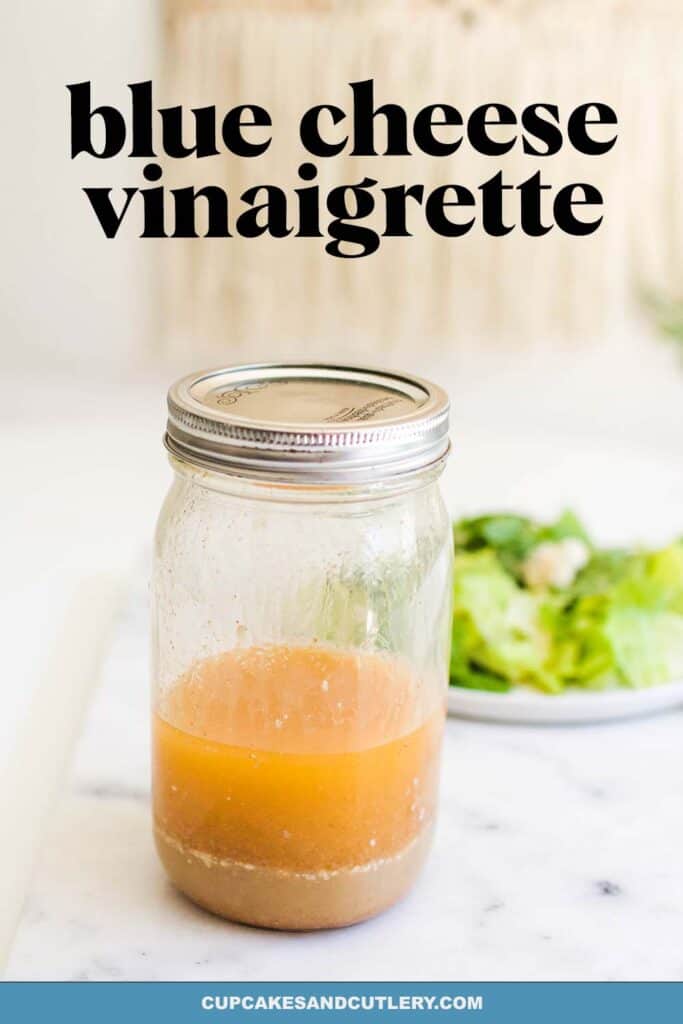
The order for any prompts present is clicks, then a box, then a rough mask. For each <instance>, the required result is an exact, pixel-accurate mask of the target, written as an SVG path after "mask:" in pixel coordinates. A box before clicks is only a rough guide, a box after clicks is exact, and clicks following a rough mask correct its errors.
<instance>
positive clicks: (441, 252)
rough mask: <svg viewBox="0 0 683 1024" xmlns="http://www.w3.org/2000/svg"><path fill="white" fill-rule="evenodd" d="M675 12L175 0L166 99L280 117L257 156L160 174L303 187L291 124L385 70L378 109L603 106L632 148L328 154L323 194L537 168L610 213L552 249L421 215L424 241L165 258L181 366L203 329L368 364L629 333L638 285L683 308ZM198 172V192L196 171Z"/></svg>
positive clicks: (173, 253) (556, 239)
mask: <svg viewBox="0 0 683 1024" xmlns="http://www.w3.org/2000/svg"><path fill="white" fill-rule="evenodd" d="M682 52H683V6H682V5H681V4H680V3H679V2H678V0H660V2H658V3H652V2H649V3H647V4H645V3H637V2H635V0H630V2H617V0H593V2H585V0H555V2H553V3H548V2H540V0H536V2H522V0H517V2H512V0H508V2H505V0H500V2H494V0H488V2H487V0H470V2H468V3H464V2H460V0H440V2H437V0H419V2H418V0H410V2H408V0H403V2H402V0H393V2H392V0H384V2H378V0H369V2H368V0H366V2H360V0H359V2H348V0H347V2H341V0H336V2H334V0H318V2H317V3H311V2H309V3H303V2H301V0H299V2H296V0H277V2H269V3H267V2H265V0H262V2H259V3H253V2H246V0H244V2H239V0H212V2H199V0H169V2H168V3H167V7H166V26H165V46H164V69H165V90H166V93H167V98H168V99H169V100H171V101H173V102H182V103H184V104H185V105H186V106H189V105H190V104H204V103H217V104H218V105H219V108H220V106H221V104H224V105H225V107H226V109H227V107H228V106H231V105H233V104H234V103H240V102H255V103H260V104H262V105H264V106H266V107H267V108H268V109H269V111H270V112H271V113H272V116H273V121H274V125H275V134H274V142H273V146H272V147H271V150H270V151H269V152H268V153H267V154H265V155H264V156H262V157H260V158H258V159H255V160H246V161H245V160H242V161H240V160H237V159H234V158H233V159H231V158H229V157H224V156H220V157H216V158H211V159H205V160H203V161H201V163H200V166H201V173H199V174H198V167H197V163H196V162H194V163H193V162H192V161H187V162H185V163H184V164H183V162H178V161H176V162H174V164H173V166H172V167H169V168H168V170H167V173H166V180H167V182H172V183H174V184H180V183H185V184H189V183H191V182H193V183H195V184H201V183H213V182H222V183H225V184H226V185H227V187H228V189H229V191H230V192H231V194H233V193H234V195H235V197H237V196H239V194H240V192H241V191H243V190H244V189H245V188H247V187H248V186H249V185H253V184H257V183H259V182H261V183H265V182H273V183H281V184H283V185H284V186H285V187H287V186H290V187H292V186H295V185H297V184H301V183H300V182H298V181H297V180H296V168H297V167H298V165H299V163H300V162H301V160H302V159H304V157H305V154H304V152H303V150H302V147H301V145H300V143H299V141H298V131H297V125H298V119H299V117H300V115H301V113H302V112H303V111H304V110H305V109H306V108H307V107H308V106H310V105H312V104H314V103H316V102H325V101H329V102H332V103H339V104H340V105H341V106H344V105H345V103H346V104H348V100H349V96H350V90H349V89H348V86H347V84H346V83H348V82H349V81H351V80H357V79H362V78H369V77H374V79H375V83H376V99H377V101H378V102H385V101H391V100H393V101H397V102H400V103H402V104H404V105H405V106H406V107H408V108H409V109H410V110H413V111H417V110H418V109H419V108H420V107H421V106H423V105H424V104H426V103H430V102H439V101H444V102H450V103H453V104H454V105H456V106H458V107H459V109H460V110H461V111H462V112H463V113H467V111H469V110H470V109H472V108H473V107H474V106H476V105H478V104H479V103H482V102H485V101H487V100H491V101H494V100H498V101H501V102H505V103H507V104H509V105H511V106H513V107H514V108H516V109H520V108H521V107H523V106H524V105H525V104H527V103H530V102H534V101H539V102H540V101H543V102H556V103H558V104H559V106H560V109H561V111H563V112H564V113H565V114H567V113H568V112H569V111H570V110H571V108H573V107H574V106H576V105H577V104H578V103H580V102H588V101H591V100H603V101H606V102H608V103H610V104H612V105H613V106H614V107H615V109H616V110H617V112H618V114H619V115H620V139H619V142H618V144H617V146H616V147H615V149H614V150H613V151H612V152H611V153H610V154H608V155H606V156H603V157H600V158H591V157H586V156H581V155H579V154H576V153H573V152H571V151H570V150H569V148H568V147H567V146H565V147H564V148H563V150H562V152H561V153H560V154H558V155H557V156H555V157H553V158H551V159H548V160H545V161H544V160H543V159H539V158H534V157H529V156H524V155H522V154H521V153H518V152H516V151H515V152H513V153H512V154H510V155H509V156H508V157H506V158H502V159H498V158H484V157H480V156H477V155H476V154H472V153H471V152H469V151H467V147H466V146H463V147H462V150H461V151H459V152H458V153H456V154H455V155H454V156H453V157H451V158H448V159H444V160H438V159H433V158H432V159H430V158H427V157H424V156H419V155H415V156H413V157H411V158H409V159H405V158H384V159H382V158H374V159H372V160H362V159H358V158H355V159H349V158H344V157H337V158H335V159H333V160H330V161H327V162H326V163H325V164H324V165H323V162H322V161H317V163H318V165H319V166H320V167H321V174H320V182H321V184H322V185H323V186H330V185H332V184H337V183H342V182H346V181H354V180H359V178H360V176H361V175H363V174H364V173H368V174H369V175H370V176H373V177H375V178H379V179H380V182H381V184H392V183H398V182H405V181H409V182H424V183H425V184H426V185H430V184H432V185H433V186H435V185H437V184H440V183H446V182H461V183H463V184H468V185H469V186H471V187H476V185H478V184H479V183H481V182H482V181H484V180H486V179H487V178H488V177H490V176H491V175H492V174H493V173H495V171H496V170H497V169H498V168H499V167H503V168H504V170H505V174H506V178H507V179H508V180H509V181H511V182H513V183H518V182H520V181H523V180H524V179H525V178H527V177H528V176H529V175H530V174H532V173H533V172H534V171H535V170H536V169H537V168H540V169H541V170H542V171H543V176H544V179H545V180H546V181H547V182H549V183H552V184H554V185H555V186H560V185H562V184H565V183H568V182H571V181H582V180H584V181H591V182H594V183H595V184H597V185H598V187H600V188H601V189H602V191H603V194H604V199H605V210H604V214H605V221H604V224H603V226H602V227H601V229H600V230H599V232H598V233H597V234H595V235H592V236H589V238H587V239H576V238H569V237H567V236H564V235H562V234H561V233H560V232H559V231H555V232H553V233H552V234H551V235H550V236H547V237H545V238H543V239H540V240H534V239H529V238H526V237H524V236H523V235H522V234H521V233H520V232H515V233H513V234H512V235H510V236H508V237H506V238H504V239H495V238H489V237H487V236H485V235H484V234H483V232H482V231H481V230H476V229H475V230H473V231H472V232H471V233H470V234H469V235H468V236H466V237H464V238H461V239H453V240H447V239H442V238H438V237H436V236H434V235H433V234H432V233H431V232H430V231H429V230H428V228H427V227H426V225H425V224H424V221H423V220H421V219H420V217H419V216H418V217H417V218H416V219H415V224H416V228H415V234H416V237H415V238H414V239H411V240H406V239H394V240H384V241H383V242H382V246H381V249H380V251H379V252H378V253H377V254H375V255H374V256H371V257H369V258H366V259H360V260H343V261H342V260H335V259H333V258H331V257H329V256H327V255H324V254H323V253H322V251H321V250H322V247H323V245H324V240H294V239H290V240H284V241H278V240H270V239H259V240H256V241H254V240H241V239H238V238H235V239H232V240H227V241H226V240H217V239H212V240H201V241H199V242H197V241H190V242H175V243H172V244H167V245H166V246H165V252H164V258H165V260H166V288H165V312H166V316H165V326H164V332H163V344H164V347H165V349H166V351H167V352H168V353H169V354H170V355H175V356H178V355H180V354H181V353H182V352H183V350H185V349H186V347H187V344H188V338H189V337H191V338H192V339H193V340H192V346H193V351H194V353H195V354H197V356H198V359H199V361H202V360H203V361H208V362H211V361H215V360H217V359H218V360H220V359H222V358H225V355H226V352H228V353H229V354H230V356H231V357H234V358H241V357H243V356H245V355H249V356H252V355H254V354H261V353H266V352H267V353H268V354H269V355H277V354H284V353H288V352H297V353H301V352H309V353H314V354H316V355H324V354H325V353H326V352H331V353H334V354H335V355H339V353H340V348H339V345H340V341H343V346H344V352H345V353H348V354H355V353H363V354H366V353H367V352H368V351H371V352H372V354H373V357H374V358H375V360H376V361H381V360H382V358H383V356H384V357H389V356H391V357H398V358H400V354H401V353H402V352H408V351H411V350H414V348H415V345H416V343H418V344H419V346H421V347H422V348H423V349H424V348H429V350H430V351H433V352H437V351H442V352H444V351H445V350H453V349H454V348H457V347H458V346H462V345H469V344H470V343H472V340H473V339H476V341H477V344H486V343H487V342H489V343H491V344H496V345H497V344H499V343H501V342H508V343H509V342H512V343H517V344H524V343H525V342H529V341H531V342H535V341H539V340H541V339H543V340H544V342H545V343H547V344H551V343H552V342H553V341H556V340H559V341H563V340H566V339H569V340H571V342H572V343H574V344H578V343H581V342H585V341H586V340H587V339H590V340H595V339H596V338H599V337H605V336H609V335H611V334H613V333H614V332H618V331H622V330H624V329H630V325H631V324H632V323H633V322H634V321H635V320H637V317H638V302H637V297H638V294H639V292H640V291H641V290H642V289H654V290H657V291H660V292H662V293H664V294H667V295H676V294H677V293H678V292H680V291H681V290H682V285H683V280H682V279H683V260H682V258H681V257H682V255H683V199H682V198H681V194H680V190H679V188H678V177H679V168H680V166H681V165H682V164H683V62H682V61H681V59H680V55H681V53H682ZM200 179H201V180H200Z"/></svg>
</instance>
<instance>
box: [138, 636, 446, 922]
mask: <svg viewBox="0 0 683 1024" xmlns="http://www.w3.org/2000/svg"><path fill="white" fill-rule="evenodd" d="M443 717H444V708H443V702H442V700H441V698H440V695H438V694H437V693H436V688H435V687H434V686H433V685H431V686H428V685H425V684H424V683H423V682H422V681H420V680H418V679H416V678H415V676H414V674H412V673H411V672H410V671H409V670H408V668H407V667H406V666H405V665H404V664H402V663H401V662H399V661H398V659H393V658H390V657H388V656H384V655H380V654H368V653H361V652H356V651H341V650H335V649H332V648H321V647H315V646H310V647H292V646H271V647H262V648H249V649H242V650H235V651H229V652H227V653H224V654H220V655H218V656H216V657H213V658H209V659H206V660H205V661H202V662H198V663H196V664H195V665H194V666H193V667H192V668H191V669H190V670H189V671H188V672H187V673H186V674H185V675H184V676H183V677H182V678H181V679H179V680H178V681H177V682H176V684H175V685H174V686H173V687H172V688H171V689H170V691H169V692H168V694H167V695H166V696H165V698H162V701H161V704H160V707H159V712H158V714H157V715H156V716H155V719H154V724H153V764H154V813H155V832H156V841H157V846H158V848H159V853H160V855H161V858H162V861H163V862H164V864H165V866H166V869H167V871H168V872H169V875H170V877H171V879H172V880H173V881H174V882H175V883H176V885H178V887H179V888H180V889H182V890H183V891H184V892H185V893H187V895H188V896H190V897H191V898H192V899H194V900H195V901H196V902H197V903H199V904H201V905H202V906H205V907H207V908H208V909H209V910H212V911H214V912H215V913H218V914H221V915H223V916H225V917H229V918H232V919H234V920H239V921H244V922H246V923H250V924H257V925H263V926H266V927H275V928H291V929H307V928H323V927H339V926H342V925H347V924H351V923H353V922H355V921H359V920H363V919H364V918H366V917H370V916H372V915H373V914H375V913H377V912H379V911H380V910H382V909H384V908H385V907H387V906H389V905H390V904H392V903H394V902H395V901H396V900H397V899H399V898H400V897H401V896H402V895H403V894H404V892H405V891H406V890H407V889H408V888H409V886H410V885H411V883H412V882H413V880H414V877H415V875H416V873H417V871H418V870H419V868H420V866H421V864H422V861H423V860H424V857H425V855H426V852H427V849H428V846H429V840H430V835H431V830H432V824H433V819H434V815H435V802H436V793H437V783H438V759H439V748H440V742H441V732H442V726H443Z"/></svg>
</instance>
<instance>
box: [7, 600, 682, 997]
mask: <svg viewBox="0 0 683 1024" xmlns="http://www.w3.org/2000/svg"><path fill="white" fill-rule="evenodd" d="M143 609H144V594H143V593H142V592H139V593H138V594H137V595H136V597H135V600H134V601H133V602H132V604H131V607H130V608H129V610H128V613H127V615H126V617H125V618H124V619H123V620H122V622H121V623H120V626H119V629H118V634H117V640H116V642H115V645H114V649H113V650H112V652H111V655H110V658H109V660H108V663H107V667H106V671H105V673H104V679H103V682H102V685H101V687H100V690H99V692H98V694H97V697H96V699H95V701H94V703H93V705H92V707H91V710H90V715H89V719H88V722H87V725H86V729H85V732H84V734H83V736H82V738H81V741H80V744H79V747H78V750H77V756H76V758H75V763H74V765H73V769H72V772H71V776H70V778H69V780H68V784H67V785H66V786H65V790H64V793H63V795H62V797H61V799H60V800H59V803H58V806H57V807H56V808H55V813H54V815H53V818H52V822H51V825H50V828H49V831H48V834H47V836H46V838H45V840H44V842H43V844H42V850H41V855H40V861H39V866H38V870H37V872H36V874H35V877H34V880H33V883H32V885H31V888H30V891H29V894H28V898H27V902H26V907H25V912H24V915H23V919H22V921H21V923H20V926H19V929H18V932H17V934H16V938H15V942H14V946H13V950H12V953H11V956H10V960H9V964H8V969H7V975H6V976H7V977H8V978H10V979H21V980H28V979H38V980H40V979H58V980H66V979H92V980H114V979H117V980H118V979H131V980H144V979H150V980H151V979H159V980H182V979H186V980H209V979H212V980H303V979H310V980H341V979H349V980H354V979H368V980H370V979H371V980H402V979H407V978H410V979H415V980H434V979H442V980H445V979H455V978H457V979H461V980H495V979H512V980H520V979H531V980H550V979H593V980H607V979H619V980H622V979H623V980H635V979H666V980H668V979H676V980H683V944H682V943H681V935H682V934H683V872H682V871H681V858H680V851H681V848H682V845H683V753H682V752H683V744H681V735H682V731H683V712H681V711H676V712H671V713H668V714H664V715H660V716H658V717H653V718H649V719H641V720H637V721H632V722H629V723H622V724H615V725H603V726H594V727H579V728H530V727H510V726H507V727H506V726H494V725H485V724H478V723H470V722H461V721H457V720H450V721H449V722H448V727H447V735H446V743H445V756H444V765H443V786H442V796H441V816H440V827H439V830H438V835H437V841H436V845H435V849H434V852H433V855H432V857H431V860H430V861H429V863H428V866H427V869H426V871H425V873H424V875H423V877H422V879H421V880H420V882H419V884H418V885H417V887H416V888H415V890H414V891H413V893H412V894H411V895H410V897H409V898H408V899H407V900H406V901H405V902H404V903H403V904H401V905H400V906H398V907H397V908H395V909H394V910H392V911H390V912H389V913H387V914H385V915H384V916H382V917H380V918H378V919H376V920H375V921H372V922H368V923H366V924H364V925H360V926H357V927H355V928H351V929H346V930H343V931H338V932H330V933H318V934H310V935H295V934H278V933H269V932H264V931H258V930H255V929H249V928H243V927H240V926H236V925H230V924H227V923H225V922H222V921H220V920H218V919H216V918H213V917H211V916H209V915H208V914H205V913H204V912H202V911H200V910H198V909H196V908H194V907H193V906H192V905H191V904H189V903H188V902H187V901H186V900H185V899H183V898H182V897H181V896H179V895H178V894H176V893H175V892H174V891H173V889H172V888H171V887H170V885H168V884H167V882H166V881H165V880H164V877H163V875H162V872H161V868H160V867H159V865H158V864H157V861H156V859H155V854H154V851H153V847H152V842H151V837H150V823H149V803H148V788H147V776H148V753H147V703H148V698H147V678H146V657H145V646H146V637H145V618H144V610H143Z"/></svg>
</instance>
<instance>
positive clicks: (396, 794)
mask: <svg viewBox="0 0 683 1024" xmlns="http://www.w3.org/2000/svg"><path fill="white" fill-rule="evenodd" d="M168 409H169V418H168V429H167V434H166V439H165V440H166V447H167V449H168V452H169V455H170V461H171V466H172V468H173V472H174V480H173V483H172V485H171V488H170V491H169V493H168V496H167V498H166V500H165V502H164V505H163V509H162V511H161V516H160V519H159V524H158V528H157V533H156V540H155V553H154V571H153V659H152V660H153V807H154V829H155V837H156V845H157V848H158V851H159V856H160V858H161V861H162V863H163V865H164V867H165V869H166V871H167V873H168V875H169V876H170V878H171V880H172V881H173V883H174V884H175V885H176V886H177V887H178V888H179V889H180V890H182V892H184V893H185V894H186V895H187V896H189V897H190V899H192V900H193V901H194V902H196V903H197V904H199V905H201V906H203V907H205V908H207V909H208V910H210V911H212V912H214V913H216V914H219V915H222V916H224V917H226V918H230V919H232V920H235V921H242V922H246V923H248V924H252V925H260V926H263V927H269V928H283V929H314V928H334V927H340V926H343V925H349V924H352V923H354V922H356V921H361V920H363V919H365V918H368V917H371V916H372V915H374V914H377V913H378V912H380V911H382V910H384V909H385V908H386V907H388V906H390V905H391V904H393V903H394V902H395V901H396V900H398V899H400V898H401V897H402V896H403V895H404V893H405V892H406V891H407V890H408V889H409V887H410V886H411V884H412V883H413V881H414V879H415V877H416V875H417V874H418V872H419V870H420V868H421V867H422V864H423V862H424V860H425V857H426V854H427V852H428V849H429V846H430V841H431V836H432V831H433V827H434V821H435V816H436V807H437V789H438V776H439V758H440V746H441V738H442V731H443V723H444V715H445V700H446V686H447V675H448V657H449V640H450V615H451V607H450V599H451V570H452V550H451V529H450V524H449V519H448V516H447V514H446V509H445V507H444V503H443V501H442V498H441V495H440V491H439V476H440V474H441V471H442V468H443V465H444V461H445V459H446V456H447V453H448V446H449V442H448V400H447V397H446V395H445V394H444V392H443V391H442V390H441V389H440V388H438V387H436V386H435V385H433V384H431V383H429V382H427V381H425V380H422V379H419V378H417V377H411V376H407V375H403V374H398V373H390V372H382V371H377V370H369V369H363V368H356V367H344V366H326V365H319V364H315V365H306V364H296V365H283V364H260V365H251V366H241V367H229V368H227V369H220V370H214V371H210V372H205V373H197V374H193V375H191V376H189V377H186V378H184V379H183V380H181V381H179V382H178V383H177V384H175V385H174V386H173V387H172V388H171V389H170V391H169V395H168Z"/></svg>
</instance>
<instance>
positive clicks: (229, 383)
mask: <svg viewBox="0 0 683 1024" xmlns="http://www.w3.org/2000/svg"><path fill="white" fill-rule="evenodd" d="M448 427H449V401H448V396H447V395H446V393H445V391H443V389H442V388H440V387H438V386H437V385H435V384H433V383H431V382H430V381H427V380H425V379H424V378H422V377H417V376H414V375H409V374H403V373H397V372H394V371H391V370H382V369H375V368H370V367H365V366H352V365H340V364H333V363H317V362H315V363H314V362H282V363H281V362H278V363H275V362H272V363H250V364H239V365H234V366H222V367H219V368H216V369H212V370H204V371H201V372H199V373H193V374H189V375H187V376H185V377H183V378H181V379H180V380H178V381H176V383H175V384H173V385H172V387H171V388H170V389H169V392H168V424H167V432H166V438H165V443H166V446H167V448H168V449H169V451H170V452H172V454H173V455H175V456H176V457H177V458H180V459H183V460H185V461H188V462H191V463H194V464H197V465H201V466H202V467H204V468H206V467H209V468H213V469H216V470H218V471H223V472H226V473H233V474H238V475H245V476H255V477H259V478H262V479H278V480H283V481H284V480H292V481H296V482H299V481H302V480H307V481H311V482H318V483H325V482H329V483H334V484H337V483H342V482H350V483H356V482H358V483H361V482H364V481H372V480H376V479H379V478H387V477H392V476H396V475H403V474H405V473H411V472H417V471H418V470H420V469H422V468H424V467H426V466H428V465H430V464H432V463H434V462H436V461H438V460H439V459H440V458H443V457H444V455H445V454H446V453H447V451H448V447H449V439H448Z"/></svg>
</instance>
